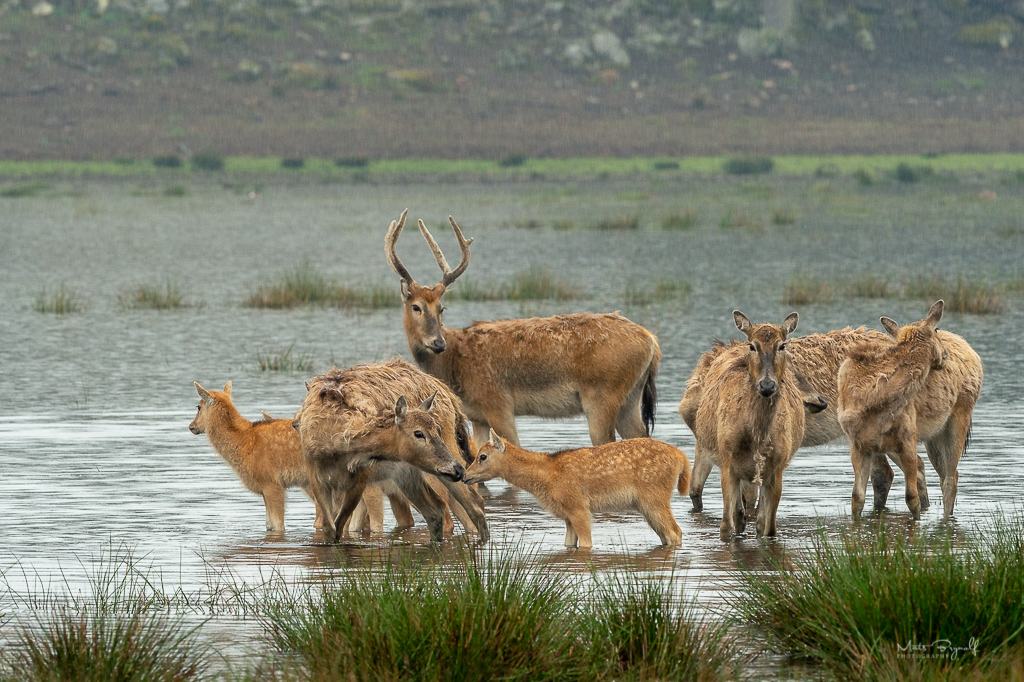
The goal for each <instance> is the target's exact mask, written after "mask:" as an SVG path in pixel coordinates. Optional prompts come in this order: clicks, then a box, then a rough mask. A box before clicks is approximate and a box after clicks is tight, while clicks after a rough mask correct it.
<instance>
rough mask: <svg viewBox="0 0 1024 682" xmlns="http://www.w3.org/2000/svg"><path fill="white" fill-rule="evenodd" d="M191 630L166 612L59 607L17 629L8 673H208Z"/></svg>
mask: <svg viewBox="0 0 1024 682" xmlns="http://www.w3.org/2000/svg"><path fill="white" fill-rule="evenodd" d="M194 635H195V633H194V631H192V630H187V629H183V628H182V627H181V626H180V625H178V624H176V623H173V622H171V621H170V620H168V619H167V618H165V617H161V616H154V615H151V614H146V613H135V614H132V615H122V614H118V613H114V612H109V611H107V610H105V609H102V608H96V607H93V608H88V609H85V610H83V611H77V610H69V609H59V610H55V611H54V612H53V613H52V614H50V618H49V619H48V620H47V622H44V623H40V627H39V628H38V629H32V630H29V629H25V630H23V631H22V632H21V634H20V641H19V642H18V644H19V646H18V647H17V648H18V650H19V652H18V654H16V655H15V656H14V657H13V660H12V661H11V663H10V672H11V679H16V680H25V681H26V682H35V681H38V682H55V681H57V680H75V681H76V682H184V681H186V680H200V679H206V678H207V676H208V668H209V666H208V663H207V660H206V659H207V655H206V652H205V650H204V649H203V648H202V647H201V646H200V645H198V644H197V643H196V641H195V636H194Z"/></svg>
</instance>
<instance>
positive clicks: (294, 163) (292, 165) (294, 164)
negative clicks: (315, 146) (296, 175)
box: [281, 157, 306, 170]
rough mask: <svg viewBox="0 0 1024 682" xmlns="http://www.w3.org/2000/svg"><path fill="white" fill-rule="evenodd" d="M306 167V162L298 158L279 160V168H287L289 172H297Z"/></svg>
mask: <svg viewBox="0 0 1024 682" xmlns="http://www.w3.org/2000/svg"><path fill="white" fill-rule="evenodd" d="M305 165H306V160H305V159H302V158H298V157H292V158H284V159H281V168H287V169H289V170H298V169H299V168H303V167H304V166H305Z"/></svg>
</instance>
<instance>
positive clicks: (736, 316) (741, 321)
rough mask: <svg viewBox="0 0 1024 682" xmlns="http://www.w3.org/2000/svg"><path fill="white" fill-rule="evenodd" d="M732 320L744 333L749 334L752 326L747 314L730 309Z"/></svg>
mask: <svg viewBox="0 0 1024 682" xmlns="http://www.w3.org/2000/svg"><path fill="white" fill-rule="evenodd" d="M732 320H733V322H735V323H736V328H737V329H739V330H740V331H741V332H743V333H744V334H750V330H751V329H753V328H754V327H753V325H752V324H750V320H748V319H747V316H746V315H744V314H743V313H741V312H740V311H738V310H734V311H732Z"/></svg>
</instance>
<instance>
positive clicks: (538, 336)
mask: <svg viewBox="0 0 1024 682" xmlns="http://www.w3.org/2000/svg"><path fill="white" fill-rule="evenodd" d="M407 213H408V209H406V210H405V211H403V212H402V215H401V218H400V219H399V220H397V221H392V222H391V227H390V228H389V229H388V234H387V238H386V240H385V253H386V255H387V260H388V264H389V265H390V266H391V269H392V270H394V271H395V273H396V274H397V275H398V276H399V277H401V278H402V298H403V300H404V301H405V312H404V318H403V325H404V327H405V334H406V338H407V339H408V341H409V349H410V350H411V351H412V355H413V358H414V360H415V361H416V364H417V365H418V366H419V368H420V369H422V370H423V371H424V372H427V373H428V374H432V375H433V376H435V377H437V378H438V379H440V380H441V381H443V382H444V383H445V384H447V385H448V386H450V387H451V388H452V390H453V391H455V393H456V394H457V395H458V396H459V398H461V399H462V404H463V406H464V409H465V412H466V415H467V416H468V417H469V419H470V420H471V421H472V422H473V435H474V438H475V439H476V441H477V443H478V444H480V443H484V442H486V441H487V440H488V437H489V430H490V429H491V428H493V429H494V430H495V432H497V434H498V435H499V436H501V437H502V438H504V439H506V440H507V441H509V442H511V443H513V444H515V445H517V446H518V445H519V438H518V436H517V434H516V423H515V417H516V415H536V416H538V417H547V418H550V419H561V418H566V417H574V416H576V415H580V414H583V415H586V418H587V423H588V425H589V427H590V440H591V441H592V443H593V444H594V445H602V444H604V443H610V442H612V441H614V440H615V432H616V431H618V432H619V435H620V436H621V437H622V438H639V437H643V436H647V435H649V434H650V430H651V428H653V426H654V410H655V405H656V401H657V392H656V389H655V384H654V379H655V374H656V373H657V370H658V362H659V361H660V360H661V350H660V349H659V347H658V340H657V338H655V336H654V334H652V333H651V332H649V331H647V330H646V329H644V328H643V327H641V326H640V325H638V324H634V323H633V322H630V321H629V320H627V319H626V318H624V317H622V316H621V315H618V314H615V313H613V314H593V313H576V314H572V315H555V316H553V317H535V318H528V319H519V320H497V321H493V322H474V323H473V324H472V325H470V326H469V327H466V328H464V329H449V328H447V327H445V326H444V323H443V321H442V313H443V311H444V306H443V305H442V303H441V299H442V297H443V296H444V293H445V291H447V290H448V288H449V287H451V286H452V284H453V283H454V282H455V280H456V279H458V278H459V276H460V275H462V273H464V272H465V271H466V268H467V267H468V266H469V245H470V244H471V243H472V242H473V240H472V239H466V238H465V237H464V236H463V234H462V230H461V229H460V228H459V226H458V225H457V224H456V222H455V220H454V219H453V218H452V217H451V216H449V217H448V222H449V223H451V226H452V230H453V231H454V232H455V238H456V239H457V240H458V243H459V249H460V251H461V258H460V259H459V264H458V266H457V267H456V268H455V269H454V270H453V269H452V268H451V267H450V266H449V265H448V261H446V260H445V257H444V254H443V253H441V249H440V248H439V247H438V245H437V242H435V241H434V238H433V237H432V236H431V234H430V232H429V231H428V230H427V227H426V225H424V224H423V221H422V220H420V221H419V228H420V232H421V233H422V234H423V238H424V239H426V241H427V245H428V246H429V247H430V250H431V251H432V252H433V254H434V258H435V259H436V260H437V264H438V266H439V267H440V268H441V281H440V282H438V283H437V284H435V285H434V286H432V287H424V286H421V285H420V284H417V283H416V280H414V279H413V277H412V275H410V274H409V271H408V270H407V269H406V268H405V266H404V265H403V264H402V261H401V260H400V259H399V258H398V254H397V252H396V250H395V245H396V244H397V242H398V237H399V235H401V233H402V228H403V227H404V226H405V217H406V214H407Z"/></svg>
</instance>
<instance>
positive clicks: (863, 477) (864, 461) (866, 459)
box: [850, 442, 875, 519]
mask: <svg viewBox="0 0 1024 682" xmlns="http://www.w3.org/2000/svg"><path fill="white" fill-rule="evenodd" d="M874 459H875V458H874V457H873V456H872V455H871V453H864V452H861V450H860V449H859V448H858V447H857V444H856V443H853V442H851V443H850V461H851V462H852V463H853V495H852V506H851V509H850V513H851V515H852V516H853V518H855V519H856V518H858V517H860V513H861V512H862V511H864V498H865V495H866V493H867V491H868V477H869V476H870V474H871V467H872V465H873V464H874Z"/></svg>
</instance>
